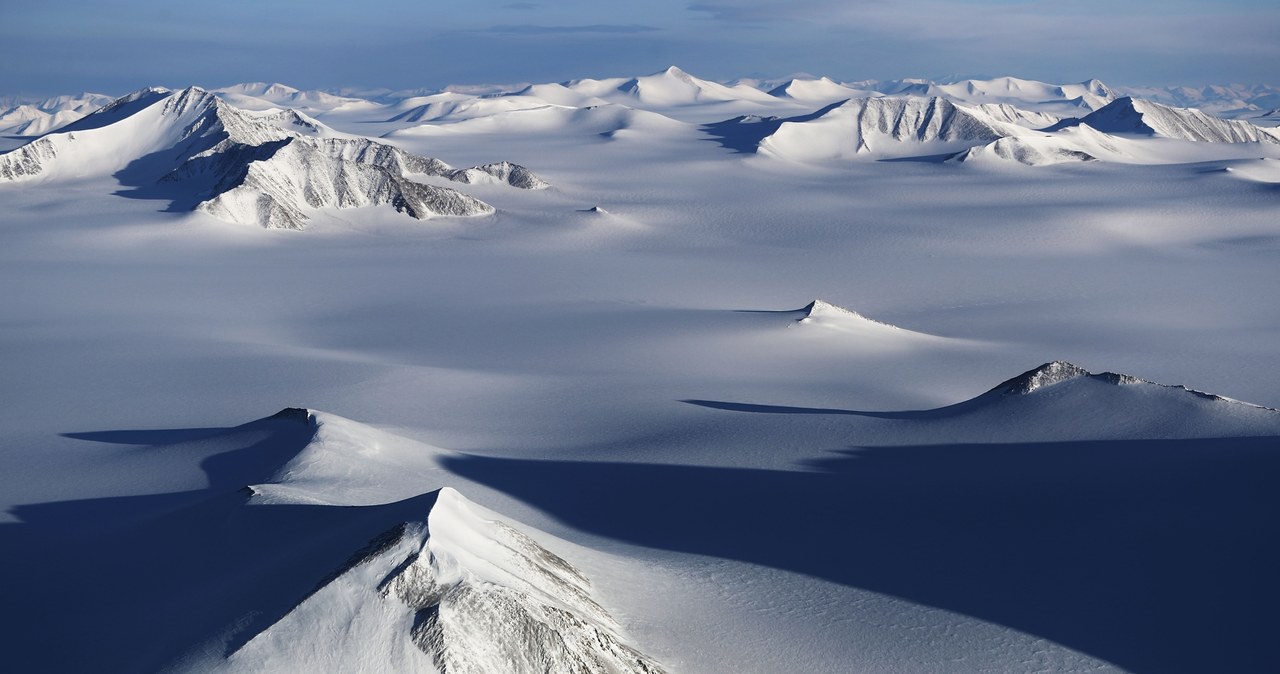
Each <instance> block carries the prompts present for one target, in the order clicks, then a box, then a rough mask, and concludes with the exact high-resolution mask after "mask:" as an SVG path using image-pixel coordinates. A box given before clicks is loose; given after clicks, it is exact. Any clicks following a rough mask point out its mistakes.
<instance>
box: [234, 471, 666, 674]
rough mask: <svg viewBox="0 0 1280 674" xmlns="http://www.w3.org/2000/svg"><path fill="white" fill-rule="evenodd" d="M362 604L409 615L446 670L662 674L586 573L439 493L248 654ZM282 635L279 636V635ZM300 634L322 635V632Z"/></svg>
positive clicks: (413, 632)
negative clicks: (336, 609)
mask: <svg viewBox="0 0 1280 674" xmlns="http://www.w3.org/2000/svg"><path fill="white" fill-rule="evenodd" d="M370 581H373V582H372V583H370ZM370 585H372V586H370ZM353 596H359V597H363V599H362V601H367V602H373V603H379V604H382V605H383V606H382V607H381V608H380V609H378V610H373V611H369V613H371V614H378V615H388V614H396V613H403V612H408V613H410V614H411V615H412V619H411V620H407V621H397V624H398V625H400V626H401V627H400V628H399V629H403V630H404V632H403V633H402V634H401V636H400V638H402V639H403V640H404V642H411V643H412V644H413V647H414V648H416V649H417V650H418V651H419V652H420V653H421V654H424V655H425V656H426V658H427V659H428V660H429V662H430V664H432V665H434V669H435V670H436V671H439V672H450V673H458V674H462V673H476V674H480V673H484V672H575V673H581V674H587V673H589V672H615V673H617V674H626V673H634V674H656V673H658V672H661V671H663V670H662V668H661V666H660V665H658V664H657V663H656V662H655V661H654V660H652V659H651V658H649V657H647V656H645V655H644V654H642V653H640V652H639V651H638V650H636V649H635V648H633V647H632V646H630V645H629V644H627V642H626V641H625V640H624V639H623V637H622V636H621V635H620V628H619V626H618V624H617V623H616V621H615V620H614V619H613V618H612V617H611V616H610V615H609V614H608V612H606V611H605V609H604V608H603V607H601V606H600V604H599V603H597V602H596V601H595V599H593V598H592V595H591V582H590V581H589V580H588V579H587V577H586V576H585V575H584V574H583V573H582V572H581V571H579V570H578V569H577V568H575V567H574V566H572V565H571V564H569V563H568V562H567V561H565V560H564V559H562V558H561V557H559V556H557V555H555V554H553V553H552V552H550V551H548V550H547V549H545V548H543V547H542V546H541V545H539V544H538V543H537V542H536V541H534V540H533V539H532V538H530V537H529V536H527V535H525V534H523V533H520V532H519V531H517V530H516V529H514V528H513V527H511V526H509V525H507V524H505V523H503V522H500V521H496V520H491V519H486V518H485V517H484V516H482V515H481V513H480V511H479V510H478V509H477V508H476V507H475V506H474V505H473V504H471V502H469V501H467V500H466V499H465V498H464V497H463V496H462V495H461V494H459V493H458V492H457V491H455V490H453V489H450V488H444V489H441V490H440V491H439V492H438V493H437V494H436V499H435V503H434V504H433V505H432V506H431V509H430V512H429V513H427V516H426V519H425V521H420V522H409V523H405V524H403V525H401V526H399V527H396V528H394V529H392V530H390V531H388V532H386V533H384V534H382V535H381V536H378V537H377V538H376V539H374V540H373V541H372V542H371V543H370V544H369V545H368V546H366V547H365V548H364V549H363V550H362V551H360V553H358V554H357V555H356V556H355V557H353V558H352V560H350V561H349V562H348V564H347V565H346V567H345V568H343V569H340V570H339V572H338V573H336V574H335V575H333V576H332V577H330V578H329V579H328V580H327V581H326V582H325V583H324V584H323V585H322V586H321V587H319V588H317V590H316V591H315V592H313V593H311V595H310V596H308V597H307V598H306V599H304V600H303V602H302V603H301V604H299V605H298V606H297V607H295V609H294V610H293V611H292V612H291V613H290V614H286V615H285V616H284V617H283V618H282V619H281V620H280V621H278V622H277V623H276V624H275V625H273V626H271V627H268V628H267V629H266V630H264V631H263V632H262V633H260V634H258V635H257V636H255V637H254V638H253V639H251V640H249V641H248V642H247V643H246V644H245V645H244V647H243V650H244V651H245V653H244V654H243V655H244V656H245V657H249V658H252V657H253V651H254V649H255V647H256V645H257V644H255V642H258V643H263V644H265V643H266V642H270V641H272V640H273V639H277V638H291V637H283V634H286V633H287V634H293V633H292V632H291V631H290V629H291V627H292V626H291V625H289V623H290V621H292V620H303V621H305V620H306V618H305V617H299V616H305V615H311V613H308V611H309V610H311V609H316V610H319V611H320V612H321V613H322V614H327V613H328V611H327V609H325V608H324V606H319V607H317V606H308V604H313V603H319V604H324V603H325V602H328V601H332V600H334V599H335V598H337V597H341V598H342V599H338V601H342V602H344V603H349V602H350V601H351V599H350V598H351V597H353ZM277 629H279V630H282V634H281V635H277V634H273V631H274V630H277ZM302 634H303V635H304V638H305V637H310V636H315V630H314V629H311V628H310V627H307V629H306V630H305V631H304V632H303V633H302ZM320 638H325V639H326V643H325V646H324V647H325V648H326V649H333V648H335V647H336V648H342V647H343V646H344V644H342V643H341V639H339V640H338V642H337V643H335V642H334V641H332V640H329V639H328V638H327V637H320ZM346 645H347V646H351V647H353V648H361V645H360V644H346ZM232 657H233V658H235V657H239V654H233V656H232ZM372 657H378V656H372ZM362 664H365V665H368V666H371V667H375V668H377V667H379V666H382V665H384V664H389V663H376V662H366V663H362Z"/></svg>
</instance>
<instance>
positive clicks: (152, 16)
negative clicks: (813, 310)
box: [0, 0, 1280, 93]
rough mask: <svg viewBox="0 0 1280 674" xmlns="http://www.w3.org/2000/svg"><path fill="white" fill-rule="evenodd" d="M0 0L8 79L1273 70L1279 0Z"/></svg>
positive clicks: (372, 81)
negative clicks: (673, 68)
mask: <svg viewBox="0 0 1280 674" xmlns="http://www.w3.org/2000/svg"><path fill="white" fill-rule="evenodd" d="M6 4H9V5H10V6H8V7H4V8H3V9H0V17H2V18H3V20H2V21H0V93H63V92H70V91H79V90H92V91H102V92H105V93H122V92H124V91H128V90H132V89H136V88H139V87H142V86H146V85H152V84H162V85H168V86H182V85H187V84H200V85H205V86H219V85H224V84H231V83H235V82H243V81H279V82H285V83H287V84H292V85H294V86H299V87H304V88H312V87H342V86H364V87H391V88H408V87H439V86H443V85H446V84H450V83H482V82H484V83H506V82H521V81H558V80H564V79H570V78H578V77H605V76H617V75H636V74H645V73H649V72H653V71H657V70H660V69H662V68H664V67H666V66H668V65H672V64H675V65H679V66H681V67H682V68H684V69H685V70H688V71H689V72H692V73H694V74H696V75H699V76H702V77H707V78H711V79H727V78H735V77H781V76H786V75H790V74H795V73H811V74H816V75H829V76H831V77H834V78H836V79H842V80H854V79H868V78H874V79H891V78H899V77H934V78H938V77H947V76H964V77H970V76H998V75H1015V76H1018V77H1026V78H1031V79H1042V80H1048V81H1059V82H1064V81H1079V80H1084V79H1088V78H1091V77H1098V78H1100V79H1102V80H1103V81H1109V82H1114V83H1117V84H1133V85H1140V84H1190V85H1196V84H1207V83H1215V82H1218V83H1225V82H1245V83H1269V84H1280V66H1278V65H1277V64H1280V38H1277V37H1276V36H1277V35H1280V3H1276V2H1274V0H1266V1H1262V0H1223V1H1219V2H1207V1H1204V0H1165V1H1161V2H1156V1H1153V0H1132V1H1130V2H1127V3H1117V2H1114V1H1102V0H1073V1H1071V2H1040V1H1031V2H1026V1H1013V0H950V1H947V0H909V1H899V2H893V1H890V0H679V1H677V0H650V1H648V2H643V3H615V2H605V1H596V2H589V1H584V0H559V1H557V2H539V1H536V0H524V1H522V0H462V1H458V0H453V1H451V2H436V1H421V0H420V1H417V2H411V1H409V0H364V1H362V2H335V1H332V0H313V1H310V2H302V1H298V0H288V1H283V2H263V1H259V2H250V1H246V0H221V1H219V2H214V3H175V2H173V1H172V0H166V1H160V0H96V1H87V0H45V1H44V2H41V3H35V2H26V3H6Z"/></svg>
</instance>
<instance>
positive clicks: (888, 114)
mask: <svg viewBox="0 0 1280 674" xmlns="http://www.w3.org/2000/svg"><path fill="white" fill-rule="evenodd" d="M1019 132H1020V129H1019V127H1015V126H1013V125H1006V124H1001V123H999V122H996V121H994V120H990V119H987V118H985V117H982V116H978V115H975V114H973V113H971V112H969V111H967V110H965V109H963V108H959V107H957V106H955V105H954V104H952V103H951V102H950V101H948V100H946V99H943V98H915V97H885V98H866V99H855V100H850V101H847V102H845V103H843V104H839V105H835V106H832V107H830V108H828V109H826V110H824V111H821V112H820V113H818V114H817V115H816V116H813V117H806V118H796V119H795V120H792V121H786V122H783V123H782V124H781V125H780V126H779V127H778V129H777V131H775V132H773V133H772V134H770V135H769V136H768V137H767V138H765V139H764V141H763V142H762V143H761V144H760V150H761V152H763V153H765V154H769V155H773V156H778V157H783V158H787V159H793V160H797V161H806V160H809V161H813V160H830V159H851V158H856V157H878V156H893V155H909V154H920V153H925V152H930V151H937V152H945V151H948V150H950V151H953V152H954V151H959V150H963V149H965V148H967V147H972V146H974V145H978V144H983V143H989V142H991V141H994V140H996V139H998V138H1001V137H1003V136H1007V135H1015V134H1017V133H1019Z"/></svg>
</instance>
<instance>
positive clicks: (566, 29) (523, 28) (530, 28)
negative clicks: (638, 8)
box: [489, 23, 661, 35]
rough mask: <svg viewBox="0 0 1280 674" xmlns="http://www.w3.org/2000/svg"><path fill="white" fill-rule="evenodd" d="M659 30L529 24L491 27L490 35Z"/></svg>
mask: <svg viewBox="0 0 1280 674" xmlns="http://www.w3.org/2000/svg"><path fill="white" fill-rule="evenodd" d="M655 30H661V29H660V28H658V27H657V26H642V25H639V24H626V25H615V24H607V23H596V24H592V25H590V26H536V25H531V24H524V25H517V26H509V25H508V26H492V27H490V28H489V32H490V33H523V34H525V35H564V34H570V33H647V32H650V31H655Z"/></svg>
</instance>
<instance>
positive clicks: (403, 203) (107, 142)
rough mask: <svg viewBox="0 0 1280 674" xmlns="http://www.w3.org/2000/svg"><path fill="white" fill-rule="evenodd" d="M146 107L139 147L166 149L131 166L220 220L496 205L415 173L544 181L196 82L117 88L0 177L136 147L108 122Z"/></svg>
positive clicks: (282, 220) (463, 211)
mask: <svg viewBox="0 0 1280 674" xmlns="http://www.w3.org/2000/svg"><path fill="white" fill-rule="evenodd" d="M143 113H146V115H147V116H148V117H150V118H154V119H152V120H150V121H153V122H155V123H156V124H158V127H154V128H150V129H149V130H148V132H149V133H150V134H151V135H152V136H153V138H151V139H150V140H151V142H150V143H149V146H148V147H147V148H146V149H148V150H162V152H160V153H158V154H159V155H162V156H159V157H157V156H156V155H154V154H148V155H146V156H143V157H132V158H131V159H134V160H139V161H142V160H146V161H149V162H151V163H153V164H154V165H153V166H151V167H147V166H143V167H138V168H133V170H132V173H133V174H137V173H138V172H139V171H141V172H147V171H149V172H150V175H148V176H146V177H147V178H148V179H151V180H154V181H155V182H156V183H159V184H162V185H164V184H167V185H175V184H181V185H183V186H184V187H187V188H189V189H188V190H187V191H190V192H193V193H195V194H197V195H198V197H197V199H196V201H195V202H194V205H193V208H194V209H196V210H200V211H203V212H206V213H209V214H211V215H213V216H214V217H217V218H219V219H222V220H226V221H228V222H235V223H241V224H257V225H261V226H263V227H268V228H282V229H302V228H303V227H305V225H306V223H307V221H308V219H309V214H308V210H309V209H315V208H324V207H337V208H352V207H358V206H369V205H383V204H387V205H391V206H392V207H394V208H395V209H396V210H398V211H400V212H402V213H405V214H407V215H410V216H412V217H414V218H418V219H425V218H429V217H432V216H439V215H453V216H469V215H484V214H488V213H492V212H493V208H492V207H491V206H489V205H488V204H486V203H484V202H482V201H480V200H478V199H475V198H473V197H470V196H467V195H465V194H462V193H460V192H458V191H456V190H452V189H449V188H445V187H439V186H434V185H427V184H423V183H420V182H416V181H414V180H412V179H410V176H412V175H420V176H429V177H438V178H444V179H446V180H450V181H453V182H458V183H464V184H469V183H476V182H481V181H489V182H500V183H505V184H509V185H512V186H515V187H520V188H524V189H537V188H541V187H546V186H547V183H546V182H544V181H542V180H541V179H539V178H538V177H537V176H536V175H534V174H533V173H532V172H530V171H529V170H528V169H525V168H524V167H521V166H517V165H515V164H510V163H508V162H499V163H495V164H486V165H484V166H477V167H472V168H466V169H456V168H453V167H451V166H449V165H448V164H445V163H444V162H441V161H440V160H438V159H432V158H429V157H422V156H418V155H413V154H410V153H407V152H404V151H403V150H400V149H398V148H395V147H392V146H390V145H386V144H383V143H378V142H376V141H373V140H370V139H366V138H358V137H351V138H330V137H311V135H310V134H313V133H315V132H317V131H318V130H319V127H317V125H316V124H315V123H314V122H313V120H310V119H309V118H305V117H302V116H294V117H290V116H289V115H288V113H287V112H286V113H281V114H279V115H273V116H268V117H265V118H263V117H254V116H252V115H249V114H246V113H244V112H242V111H240V110H237V109H236V108H234V107H232V106H230V105H228V104H227V103H225V102H223V101H222V100H220V99H219V98H218V97H216V96H214V95H213V94H210V93H208V92H206V91H204V90H202V89H199V88H196V87H192V88H189V89H184V90H182V91H178V92H173V93H168V92H163V91H160V90H145V91H143V92H138V93H136V94H131V95H130V96H127V97H124V98H121V99H119V100H117V101H116V102H115V103H112V104H111V105H109V106H107V107H105V108H103V109H102V110H100V111H99V112H97V113H94V114H92V115H89V116H88V117H85V118H84V119H82V120H80V121H79V122H77V123H75V124H73V125H72V127H74V128H71V127H69V130H68V131H67V132H65V133H56V134H50V135H48V136H45V137H42V138H40V139H37V140H35V141H32V142H31V143H28V144H27V145H24V146H22V147H20V148H18V149H16V150H14V151H12V152H9V153H6V154H4V155H0V179H3V180H18V179H24V178H30V177H34V176H38V175H41V174H43V173H46V171H48V169H49V168H50V167H51V166H52V165H53V164H55V163H57V162H63V161H66V162H76V161H77V158H78V157H77V155H78V154H79V153H78V150H80V149H82V148H92V151H93V152H96V153H98V154H105V155H110V154H111V153H112V152H113V151H114V152H116V153H119V151H120V146H124V147H128V148H132V147H133V146H137V145H138V142H137V139H136V138H131V137H129V136H130V134H131V133H136V132H137V130H136V129H122V130H121V132H120V133H112V131H113V127H114V126H116V125H119V124H124V123H128V122H129V121H130V118H131V117H133V116H135V115H140V114H143ZM142 121H143V120H139V121H138V123H142ZM293 127H301V128H296V129H295V128H293ZM122 136H123V138H122ZM143 145H147V144H146V143H144V144H143ZM119 159H120V158H117V159H116V161H117V162H118V161H119ZM144 163H145V162H144ZM133 166H134V165H133V164H130V165H129V166H127V167H114V166H113V168H122V169H126V168H132V167H133ZM117 175H120V174H119V173H117Z"/></svg>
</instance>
